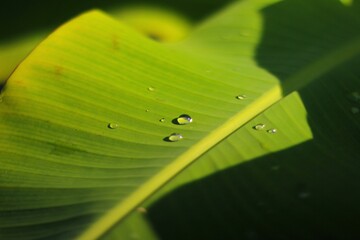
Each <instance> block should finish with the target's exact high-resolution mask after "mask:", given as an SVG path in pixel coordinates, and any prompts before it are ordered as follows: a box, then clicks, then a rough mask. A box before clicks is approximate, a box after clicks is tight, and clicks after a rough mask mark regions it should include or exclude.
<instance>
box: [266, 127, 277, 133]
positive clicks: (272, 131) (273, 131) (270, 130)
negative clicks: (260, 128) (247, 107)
mask: <svg viewBox="0 0 360 240" xmlns="http://www.w3.org/2000/svg"><path fill="white" fill-rule="evenodd" d="M267 132H268V133H276V132H277V129H276V128H272V129H269V130H267Z"/></svg>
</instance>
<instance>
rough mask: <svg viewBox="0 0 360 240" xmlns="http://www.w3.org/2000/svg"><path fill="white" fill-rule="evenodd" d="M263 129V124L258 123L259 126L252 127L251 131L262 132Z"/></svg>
mask: <svg viewBox="0 0 360 240" xmlns="http://www.w3.org/2000/svg"><path fill="white" fill-rule="evenodd" d="M264 128H265V124H263V123H259V124H256V125H255V126H253V129H255V130H263V129H264Z"/></svg>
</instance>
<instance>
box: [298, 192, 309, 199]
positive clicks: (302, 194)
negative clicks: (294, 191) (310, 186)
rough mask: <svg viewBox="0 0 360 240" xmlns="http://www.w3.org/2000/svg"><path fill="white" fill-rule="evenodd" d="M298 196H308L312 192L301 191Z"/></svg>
mask: <svg viewBox="0 0 360 240" xmlns="http://www.w3.org/2000/svg"><path fill="white" fill-rule="evenodd" d="M298 197H299V198H301V199H304V198H308V197H310V193H309V192H300V193H299V194H298Z"/></svg>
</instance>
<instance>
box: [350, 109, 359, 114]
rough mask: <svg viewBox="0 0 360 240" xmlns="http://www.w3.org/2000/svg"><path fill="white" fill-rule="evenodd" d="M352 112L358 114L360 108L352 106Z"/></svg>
mask: <svg viewBox="0 0 360 240" xmlns="http://www.w3.org/2000/svg"><path fill="white" fill-rule="evenodd" d="M350 110H351V112H352V113H353V114H357V113H359V112H360V109H359V108H358V107H351V109H350Z"/></svg>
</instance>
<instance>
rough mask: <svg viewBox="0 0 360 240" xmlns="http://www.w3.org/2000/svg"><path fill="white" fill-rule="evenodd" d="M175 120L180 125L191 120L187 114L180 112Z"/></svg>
mask: <svg viewBox="0 0 360 240" xmlns="http://www.w3.org/2000/svg"><path fill="white" fill-rule="evenodd" d="M176 122H177V123H178V124H180V125H186V124H189V123H191V122H192V118H191V117H190V116H189V115H187V114H182V115H180V116H179V117H178V118H177V119H176Z"/></svg>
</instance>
